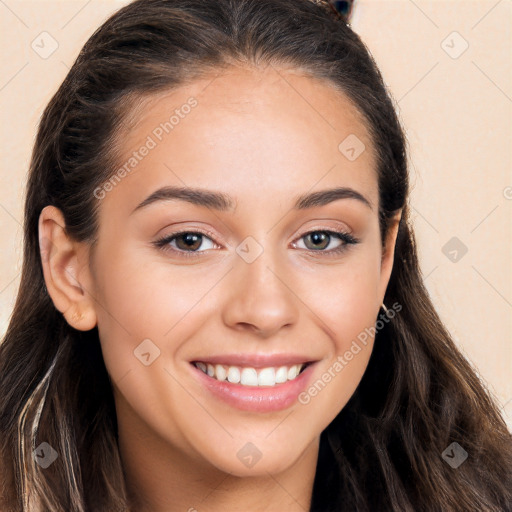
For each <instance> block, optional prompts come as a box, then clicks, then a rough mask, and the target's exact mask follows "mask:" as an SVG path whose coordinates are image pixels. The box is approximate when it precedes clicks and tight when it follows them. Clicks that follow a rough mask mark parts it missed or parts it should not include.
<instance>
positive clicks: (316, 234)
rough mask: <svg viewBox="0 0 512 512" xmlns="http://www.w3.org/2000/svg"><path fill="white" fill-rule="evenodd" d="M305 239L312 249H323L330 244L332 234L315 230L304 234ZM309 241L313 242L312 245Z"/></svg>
mask: <svg viewBox="0 0 512 512" xmlns="http://www.w3.org/2000/svg"><path fill="white" fill-rule="evenodd" d="M304 240H306V244H305V245H306V247H307V248H308V249H311V250H314V251H315V250H322V249H325V248H326V247H328V246H329V242H330V240H331V236H330V235H329V234H328V233H327V231H313V232H312V233H309V234H307V235H305V236H304ZM307 242H310V243H311V247H310V246H309V245H308V243H307Z"/></svg>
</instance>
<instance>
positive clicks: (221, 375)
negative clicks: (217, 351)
mask: <svg viewBox="0 0 512 512" xmlns="http://www.w3.org/2000/svg"><path fill="white" fill-rule="evenodd" d="M203 371H204V370H203ZM215 374H216V375H217V379H218V380H226V377H227V375H228V373H227V372H226V369H225V368H224V366H222V365H221V364H217V365H215Z"/></svg>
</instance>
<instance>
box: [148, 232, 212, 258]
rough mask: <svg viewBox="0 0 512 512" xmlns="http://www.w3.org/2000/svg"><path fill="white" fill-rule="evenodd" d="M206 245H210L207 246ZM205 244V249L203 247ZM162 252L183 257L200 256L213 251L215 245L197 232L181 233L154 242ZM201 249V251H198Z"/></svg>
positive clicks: (207, 237) (208, 238) (204, 235)
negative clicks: (205, 251) (210, 250)
mask: <svg viewBox="0 0 512 512" xmlns="http://www.w3.org/2000/svg"><path fill="white" fill-rule="evenodd" d="M208 243H209V244H210V245H209V246H208ZM205 244H206V247H205V246H204V245H205ZM154 245H155V246H156V247H158V248H160V249H162V250H167V251H171V252H173V253H175V254H179V255H183V256H192V255H194V253H197V254H198V255H200V254H201V253H202V252H204V250H206V249H214V248H215V247H216V244H215V243H214V242H213V241H212V239H211V238H210V237H209V236H207V235H206V234H204V233H201V232H199V231H181V232H178V233H171V234H170V235H167V236H164V237H163V238H161V239H160V240H157V241H156V242H154ZM201 247H202V250H199V249H200V248H201Z"/></svg>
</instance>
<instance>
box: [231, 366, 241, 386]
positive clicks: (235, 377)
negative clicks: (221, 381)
mask: <svg viewBox="0 0 512 512" xmlns="http://www.w3.org/2000/svg"><path fill="white" fill-rule="evenodd" d="M228 380H229V382H231V383H233V384H238V383H239V382H240V370H239V369H238V368H237V367H236V366H230V367H229V370H228Z"/></svg>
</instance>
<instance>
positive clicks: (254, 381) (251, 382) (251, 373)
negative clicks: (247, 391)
mask: <svg viewBox="0 0 512 512" xmlns="http://www.w3.org/2000/svg"><path fill="white" fill-rule="evenodd" d="M217 378H218V377H217ZM219 380H220V379H219ZM240 384H243V385H244V386H257V385H258V374H257V373H256V370H255V369H254V368H244V369H243V370H242V376H241V377H240Z"/></svg>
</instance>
